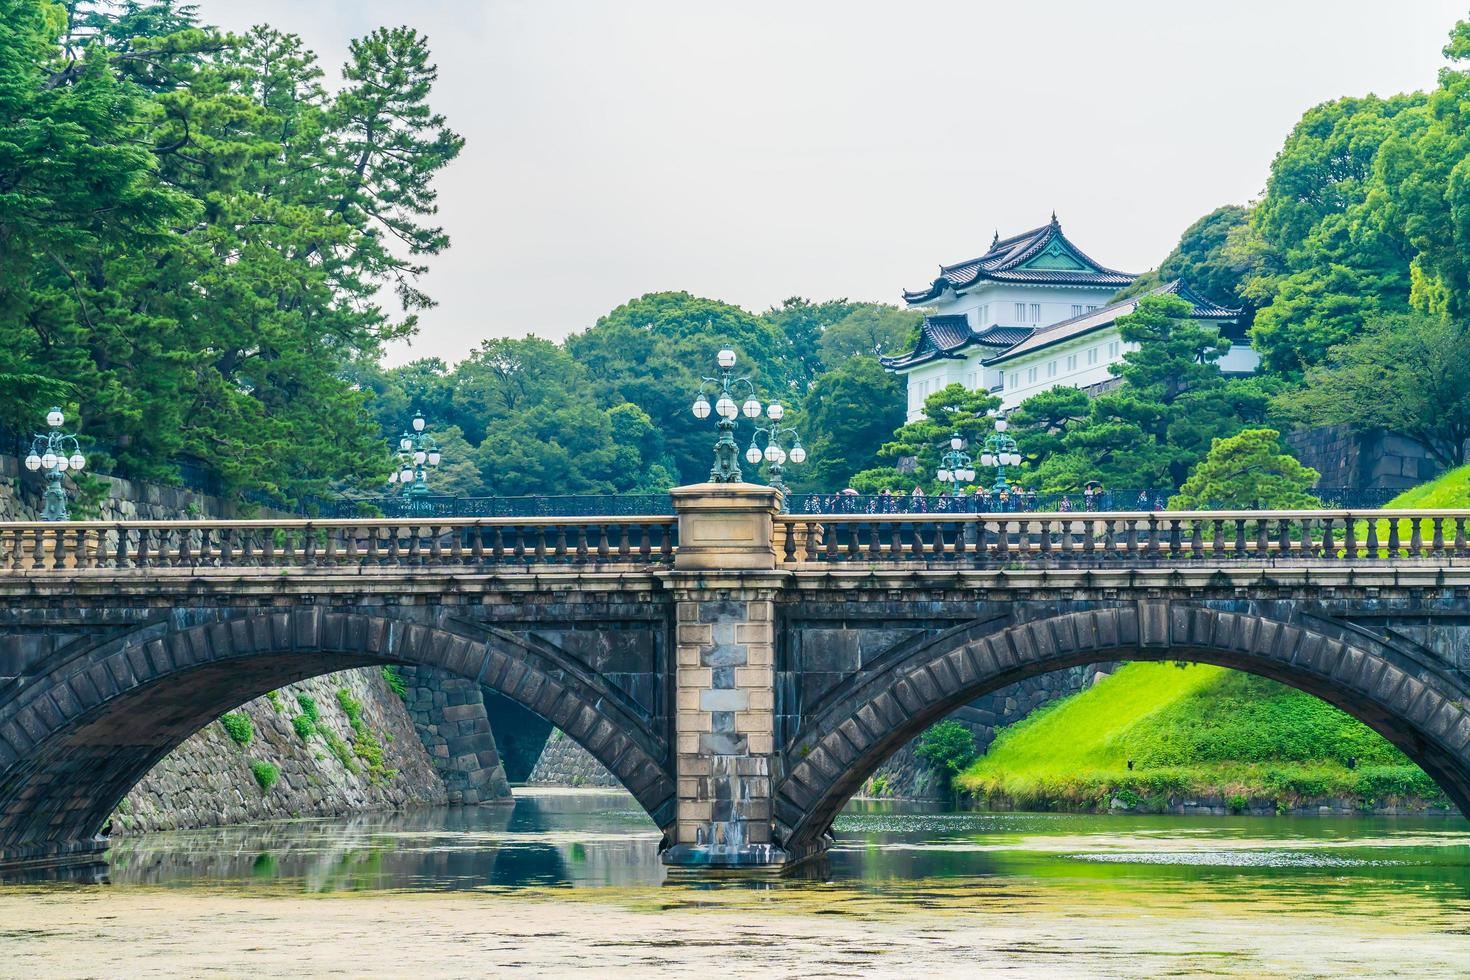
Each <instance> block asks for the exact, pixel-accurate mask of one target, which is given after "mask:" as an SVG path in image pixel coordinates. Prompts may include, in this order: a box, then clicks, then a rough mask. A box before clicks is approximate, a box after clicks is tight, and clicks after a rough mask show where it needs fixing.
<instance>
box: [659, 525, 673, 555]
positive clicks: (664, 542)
mask: <svg viewBox="0 0 1470 980" xmlns="http://www.w3.org/2000/svg"><path fill="white" fill-rule="evenodd" d="M674 527H675V525H674V524H665V525H661V526H660V527H659V546H658V556H659V559H660V560H661V561H663V562H669V561H672V560H673V558H674Z"/></svg>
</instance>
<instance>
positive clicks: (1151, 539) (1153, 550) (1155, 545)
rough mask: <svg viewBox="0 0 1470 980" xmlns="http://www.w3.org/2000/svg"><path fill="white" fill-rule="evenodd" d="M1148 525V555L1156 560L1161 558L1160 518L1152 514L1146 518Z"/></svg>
mask: <svg viewBox="0 0 1470 980" xmlns="http://www.w3.org/2000/svg"><path fill="white" fill-rule="evenodd" d="M1144 522H1145V523H1146V524H1147V525H1148V556H1149V558H1151V559H1152V560H1154V561H1158V560H1159V554H1160V549H1159V519H1158V518H1157V517H1155V516H1154V515H1152V514H1150V515H1148V517H1146V518H1144Z"/></svg>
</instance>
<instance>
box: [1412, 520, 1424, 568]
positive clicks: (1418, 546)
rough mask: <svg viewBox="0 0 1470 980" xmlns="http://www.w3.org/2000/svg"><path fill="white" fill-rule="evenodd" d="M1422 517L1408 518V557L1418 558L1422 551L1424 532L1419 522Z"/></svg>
mask: <svg viewBox="0 0 1470 980" xmlns="http://www.w3.org/2000/svg"><path fill="white" fill-rule="evenodd" d="M1422 520H1423V518H1422V517H1411V518H1409V557H1410V558H1420V557H1422V556H1423V551H1424V534H1423V531H1422V530H1421V526H1420V522H1421V521H1422Z"/></svg>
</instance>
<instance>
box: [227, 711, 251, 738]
mask: <svg viewBox="0 0 1470 980" xmlns="http://www.w3.org/2000/svg"><path fill="white" fill-rule="evenodd" d="M219 723H220V724H221V725H223V726H224V729H225V731H226V732H227V733H228V734H229V736H230V738H231V739H233V740H234V742H235V744H236V745H249V744H250V737H251V736H252V735H254V734H255V729H254V726H252V725H251V724H250V716H249V715H247V714H245V713H244V712H243V711H231V712H230V713H229V714H227V715H221V716H220V720H219Z"/></svg>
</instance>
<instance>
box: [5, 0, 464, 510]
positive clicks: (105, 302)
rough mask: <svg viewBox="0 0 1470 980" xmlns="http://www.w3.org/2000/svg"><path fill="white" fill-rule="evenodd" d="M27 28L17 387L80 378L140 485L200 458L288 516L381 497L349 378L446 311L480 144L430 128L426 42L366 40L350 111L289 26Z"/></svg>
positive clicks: (398, 36)
mask: <svg viewBox="0 0 1470 980" xmlns="http://www.w3.org/2000/svg"><path fill="white" fill-rule="evenodd" d="M13 6H14V7H15V9H16V11H17V12H16V16H15V18H14V20H15V21H18V22H20V23H23V24H25V25H26V27H27V28H28V29H27V31H26V32H25V34H24V35H23V36H24V38H25V42H24V44H23V45H22V49H21V50H17V51H15V52H13V53H12V52H7V53H6V55H5V57H3V58H0V63H3V64H4V66H5V68H4V69H3V71H4V72H5V73H6V79H7V80H6V81H4V82H0V88H3V89H4V94H0V100H6V107H5V108H3V109H0V113H3V116H4V119H5V123H0V125H5V126H6V129H7V131H8V132H10V133H13V134H14V135H15V136H16V137H18V138H16V139H14V140H12V139H10V138H9V137H0V155H3V154H5V153H6V152H7V150H6V149H5V148H4V147H6V146H8V147H12V148H13V150H12V151H11V152H13V154H14V156H15V159H16V161H17V163H16V167H15V169H14V170H12V168H11V166H10V165H9V164H8V163H0V172H4V173H6V175H7V177H9V175H10V174H11V173H16V174H24V176H25V181H24V182H23V183H21V184H17V185H16V189H17V190H25V191H27V192H28V193H26V194H23V195H18V196H17V197H16V198H15V199H14V203H15V204H16V205H17V206H16V207H11V206H10V203H11V202H10V201H9V200H7V206H6V207H5V208H4V209H3V211H0V213H3V214H4V215H5V217H4V218H3V219H0V224H3V230H0V235H3V236H4V237H5V239H6V241H7V245H6V247H5V248H4V249H0V252H3V255H4V258H3V259H0V266H3V271H0V304H3V309H4V310H5V315H3V316H0V350H3V351H4V352H5V354H3V355H0V358H4V360H0V371H7V370H13V371H17V372H23V373H35V374H41V375H46V376H52V377H62V378H65V379H67V380H68V381H70V382H73V383H74V385H75V391H76V398H75V407H76V408H77V409H79V412H78V413H77V417H78V420H79V423H80V425H81V427H82V429H83V430H84V431H85V432H87V433H88V434H89V435H91V436H93V437H94V438H97V439H98V440H100V441H101V442H102V443H103V445H104V446H105V447H107V448H110V449H111V450H112V451H113V452H114V453H115V459H114V462H115V463H116V464H118V465H120V466H121V467H123V468H124V470H126V471H128V472H131V473H134V474H138V475H143V476H149V477H155V478H169V477H170V476H172V475H173V473H174V467H173V465H172V462H171V461H173V460H178V459H182V460H186V461H193V462H196V463H197V464H198V465H200V466H202V467H203V468H205V469H206V470H209V471H212V472H213V473H214V474H215V475H216V476H217V477H218V478H219V479H220V480H221V481H222V482H223V483H224V485H225V486H226V487H250V488H252V489H262V490H265V491H268V492H272V493H274V494H276V495H277V496H279V497H282V498H284V499H292V498H294V497H297V496H299V495H300V494H302V493H304V492H309V491H320V490H322V489H325V488H326V487H327V486H328V484H329V483H331V482H333V481H334V480H345V481H348V482H353V481H360V480H364V479H370V478H374V477H377V476H380V475H381V474H382V473H383V472H385V471H386V452H385V449H386V447H385V446H384V445H383V444H382V443H381V441H380V440H379V439H378V437H377V432H376V431H375V428H374V427H373V426H372V425H371V422H370V419H369V418H368V416H367V415H366V413H365V412H364V410H363V409H364V403H365V395H364V394H363V393H362V392H361V391H359V390H357V389H356V388H354V387H353V386H352V384H351V383H350V382H349V379H348V377H347V374H348V371H349V369H350V366H351V365H352V363H353V362H354V361H356V360H371V359H375V358H376V357H377V356H378V354H379V352H380V351H381V347H382V344H383V342H384V341H386V340H389V339H393V338H396V337H401V336H405V335H406V334H408V333H410V332H411V331H412V330H413V329H414V311H415V310H417V309H420V308H422V307H424V306H426V305H428V304H429V302H430V300H429V298H428V297H427V296H426V295H425V294H424V293H423V292H422V291H421V290H420V289H419V287H418V285H417V283H418V280H419V278H420V276H421V275H422V273H423V271H424V268H423V259H424V257H426V256H428V255H432V254H434V253H435V252H438V251H440V250H442V249H443V248H444V247H445V246H446V245H447V239H446V238H445V237H444V235H443V233H442V231H441V230H440V229H438V228H437V227H436V226H434V225H433V224H432V223H431V221H430V220H429V219H431V218H432V216H433V213H434V210H435V201H434V191H433V188H432V184H431V181H432V178H433V176H434V175H435V174H436V173H437V172H438V170H440V169H441V168H442V167H443V166H444V165H446V164H447V163H448V162H449V161H450V160H451V159H453V157H454V156H455V155H456V154H457V153H458V151H459V147H460V140H459V137H457V136H456V135H454V134H453V133H452V132H451V131H449V130H448V129H447V128H446V127H445V125H444V120H443V119H442V117H440V116H438V115H437V114H435V113H434V112H433V111H432V110H431V109H430V108H429V106H428V101H427V100H428V97H429V93H430V89H431V87H432V85H433V82H434V78H435V69H434V67H433V65H432V64H430V62H429V60H428V51H427V47H426V45H425V43H424V39H423V38H422V37H420V36H419V35H417V34H415V33H414V32H413V31H411V30H407V29H395V30H380V31H376V32H374V33H373V34H371V35H369V36H368V37H366V38H363V39H360V40H358V41H355V42H353V44H352V45H351V53H350V58H349V60H348V62H347V64H346V65H345V66H344V67H343V70H342V76H341V83H340V85H338V86H337V87H336V88H335V89H334V90H333V91H332V92H328V91H327V89H326V88H325V87H324V86H323V84H322V81H321V79H322V77H323V73H322V71H321V70H320V68H318V67H317V64H316V59H315V56H314V55H312V54H311V53H310V52H309V51H307V50H305V49H304V48H303V47H302V45H301V42H300V40H299V39H297V38H295V37H293V36H291V35H288V34H282V33H280V32H277V31H274V30H271V29H268V28H256V29H254V30H252V31H250V32H249V33H247V34H246V35H244V36H242V37H223V36H219V35H217V34H214V33H212V32H210V31H207V30H205V29H203V28H201V27H199V26H197V25H196V24H195V21H194V17H193V13H192V11H191V9H190V8H188V7H185V6H179V5H177V4H174V3H171V2H163V3H156V4H148V5H139V4H127V5H121V6H119V7H116V8H115V7H113V6H112V5H104V4H100V3H97V4H92V3H74V4H70V5H68V6H67V7H66V8H64V9H63V8H61V7H60V6H56V5H50V4H40V5H39V6H38V5H37V4H35V3H30V4H27V3H25V2H21V3H19V4H13ZM37 10H40V11H41V12H42V16H41V17H40V19H39V20H37V19H36V17H34V16H32V15H33V14H34V13H35V12H36V11H37ZM12 21H13V19H12V17H11V16H10V11H9V10H7V11H6V12H5V16H4V18H3V22H4V23H5V24H6V25H7V27H8V25H10V24H11V23H12ZM38 31H39V32H40V33H38ZM19 36H21V35H17V34H13V33H11V32H9V31H8V30H7V32H6V33H5V35H4V38H5V40H4V41H0V43H11V42H12V41H14V40H15V39H16V38H17V37H19ZM12 96H13V97H14V98H13V99H12V98H11V97H12ZM88 127H90V128H88ZM48 145H54V146H55V147H56V148H57V150H56V151H52V150H48V149H47V148H46V147H47V146H48ZM83 174H85V176H81V175H83ZM48 185H49V186H50V188H51V189H50V190H45V189H44V188H45V187H47V186H48ZM29 192H34V193H29ZM82 195H89V196H90V197H89V198H84V197H83V196H82ZM42 218H44V219H45V221H44V222H43V221H41V220H40V219H42ZM42 224H45V225H48V226H49V230H46V231H45V232H44V235H43V234H41V232H40V230H39V229H40V226H41V225H42ZM384 287H387V288H388V289H389V290H390V291H391V293H392V294H393V296H394V298H395V301H396V303H397V305H398V306H400V307H402V309H403V310H404V313H403V314H402V315H401V316H396V317H395V316H394V315H392V314H391V313H390V312H389V311H388V310H387V309H385V308H384V306H383V305H382V304H381V302H380V299H379V292H380V290H382V289H383V288H384Z"/></svg>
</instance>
